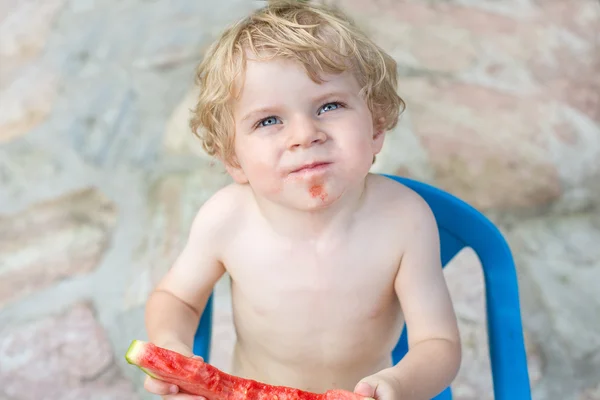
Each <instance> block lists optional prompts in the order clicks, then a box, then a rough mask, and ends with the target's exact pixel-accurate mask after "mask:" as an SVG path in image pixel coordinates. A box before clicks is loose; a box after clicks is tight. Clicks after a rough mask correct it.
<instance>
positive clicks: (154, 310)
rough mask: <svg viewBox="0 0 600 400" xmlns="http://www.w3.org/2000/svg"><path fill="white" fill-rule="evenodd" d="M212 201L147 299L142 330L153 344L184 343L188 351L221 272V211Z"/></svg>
mask: <svg viewBox="0 0 600 400" xmlns="http://www.w3.org/2000/svg"><path fill="white" fill-rule="evenodd" d="M215 200H216V199H214V198H213V199H211V200H209V201H208V202H207V203H205V205H204V206H203V207H202V208H201V209H200V211H199V212H198V214H197V216H196V218H195V219H194V221H193V223H192V226H191V228H190V234H189V238H188V240H187V243H186V245H185V247H184V248H183V250H182V252H181V254H180V255H179V257H178V258H177V259H176V260H175V262H174V264H173V266H172V267H171V269H170V270H169V271H168V272H167V274H166V275H165V276H164V277H163V279H162V280H161V281H160V282H159V283H158V285H157V286H156V288H155V289H154V291H153V292H152V294H151V295H150V297H149V299H148V302H147V304H146V329H147V332H148V337H149V340H150V341H151V342H153V343H155V344H156V345H159V346H161V345H162V346H163V347H169V344H174V346H176V347H178V348H180V347H181V345H184V346H186V347H187V348H189V349H190V353H191V348H192V346H193V338H194V334H195V332H196V329H197V327H198V322H199V320H200V317H201V315H202V311H203V310H204V307H205V305H206V302H207V301H208V297H209V296H210V293H211V291H212V289H213V286H214V285H215V283H216V282H217V280H218V279H219V278H220V277H221V276H222V275H223V274H224V273H225V269H224V267H223V265H222V264H221V263H220V261H219V251H220V243H219V241H220V240H219V237H220V236H221V235H219V232H220V231H222V227H221V226H220V222H221V220H222V219H223V218H222V215H223V210H220V208H221V207H220V205H219V204H218V203H217V202H215Z"/></svg>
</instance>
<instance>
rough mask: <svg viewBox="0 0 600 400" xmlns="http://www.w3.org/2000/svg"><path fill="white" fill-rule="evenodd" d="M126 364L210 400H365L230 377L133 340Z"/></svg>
mask: <svg viewBox="0 0 600 400" xmlns="http://www.w3.org/2000/svg"><path fill="white" fill-rule="evenodd" d="M125 358H126V359H127V362H128V363H129V364H133V365H136V366H138V367H139V368H141V369H142V370H143V371H144V372H145V373H146V374H148V375H150V376H151V377H153V378H156V379H160V380H162V381H165V382H168V383H172V384H175V385H177V386H179V390H180V392H182V393H187V394H192V395H200V396H204V397H206V398H207V399H209V400H368V399H369V398H366V397H363V396H360V395H358V394H355V393H352V392H349V391H345V390H329V391H327V392H325V393H321V394H317V393H310V392H306V391H302V390H299V389H294V388H290V387H286V386H274V385H267V384H265V383H260V382H257V381H254V380H251V379H244V378H240V377H237V376H233V375H229V374H227V373H225V372H223V371H220V370H219V369H218V368H216V367H214V366H212V365H210V364H208V363H205V362H204V361H202V360H201V359H199V358H190V357H186V356H184V355H182V354H179V353H176V352H174V351H171V350H167V349H164V348H161V347H158V346H156V345H154V344H152V343H148V342H143V341H140V340H134V341H133V342H132V343H131V346H129V349H128V350H127V354H126V355H125Z"/></svg>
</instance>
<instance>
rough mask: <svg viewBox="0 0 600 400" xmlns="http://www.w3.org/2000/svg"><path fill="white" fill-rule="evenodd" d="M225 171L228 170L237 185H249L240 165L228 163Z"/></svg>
mask: <svg viewBox="0 0 600 400" xmlns="http://www.w3.org/2000/svg"><path fill="white" fill-rule="evenodd" d="M225 169H226V170H227V173H228V174H229V175H230V176H231V177H232V178H233V180H234V181H235V183H239V184H240V185H243V184H246V183H248V178H247V177H246V174H245V173H244V170H243V169H242V167H241V166H240V165H239V164H238V163H235V164H232V163H230V162H226V163H225Z"/></svg>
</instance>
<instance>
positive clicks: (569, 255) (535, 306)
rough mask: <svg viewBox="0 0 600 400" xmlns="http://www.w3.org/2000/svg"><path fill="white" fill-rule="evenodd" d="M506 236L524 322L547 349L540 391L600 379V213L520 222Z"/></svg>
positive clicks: (576, 387) (574, 388) (564, 390)
mask: <svg viewBox="0 0 600 400" xmlns="http://www.w3.org/2000/svg"><path fill="white" fill-rule="evenodd" d="M508 237H509V238H510V242H511V244H512V246H513V251H514V252H515V254H516V256H515V259H516V262H517V264H518V265H519V267H520V271H521V274H522V277H521V278H522V287H521V293H522V296H523V307H524V313H525V314H524V315H525V316H527V317H526V318H525V319H524V326H525V329H527V330H528V331H529V332H531V333H532V334H533V335H535V337H536V338H538V339H537V340H538V342H539V343H541V344H542V345H543V347H544V350H545V358H546V360H547V367H548V374H547V375H546V376H545V378H546V379H543V380H542V382H541V383H542V384H543V385H541V386H542V387H541V388H540V391H541V392H543V393H547V395H548V396H549V397H548V398H565V397H566V395H568V394H569V392H570V391H571V392H572V393H577V392H579V391H581V390H583V389H585V388H589V387H591V385H593V384H596V383H597V382H599V381H600V335H598V332H599V331H600V300H599V297H598V276H600V248H599V247H598V243H600V213H598V212H593V213H589V214H581V215H571V216H567V217H563V218H559V219H538V220H531V221H527V222H523V223H522V224H519V225H518V226H517V227H515V228H514V229H512V230H510V231H509V233H508ZM556 374H560V375H562V376H569V377H570V379H568V380H567V381H557V380H555V379H552V377H553V376H556Z"/></svg>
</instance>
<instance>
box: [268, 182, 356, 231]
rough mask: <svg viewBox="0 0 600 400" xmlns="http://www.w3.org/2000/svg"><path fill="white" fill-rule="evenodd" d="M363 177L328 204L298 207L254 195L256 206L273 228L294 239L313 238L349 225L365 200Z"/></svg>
mask: <svg viewBox="0 0 600 400" xmlns="http://www.w3.org/2000/svg"><path fill="white" fill-rule="evenodd" d="M365 187H366V180H365V181H364V182H363V183H362V184H361V185H358V186H357V187H352V188H350V189H348V190H347V191H346V192H345V193H344V194H343V195H342V196H341V197H340V198H339V199H337V200H336V201H334V202H333V203H332V204H330V205H328V206H327V207H323V208H319V209H314V210H300V209H294V208H289V207H286V206H283V205H281V204H277V203H273V202H271V201H268V200H266V199H259V198H257V204H258V207H259V209H260V211H261V213H262V215H263V216H264V218H265V219H266V220H267V222H268V223H269V225H270V226H271V227H272V228H273V230H274V231H275V232H277V233H278V234H280V235H283V236H286V237H289V238H296V239H309V238H310V239H316V238H318V237H321V236H323V235H326V234H327V233H328V232H332V231H339V230H340V229H345V228H347V227H349V226H350V225H351V223H352V221H353V219H354V215H355V212H356V211H357V210H358V209H359V208H360V206H361V205H362V203H363V200H364V193H365Z"/></svg>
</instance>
